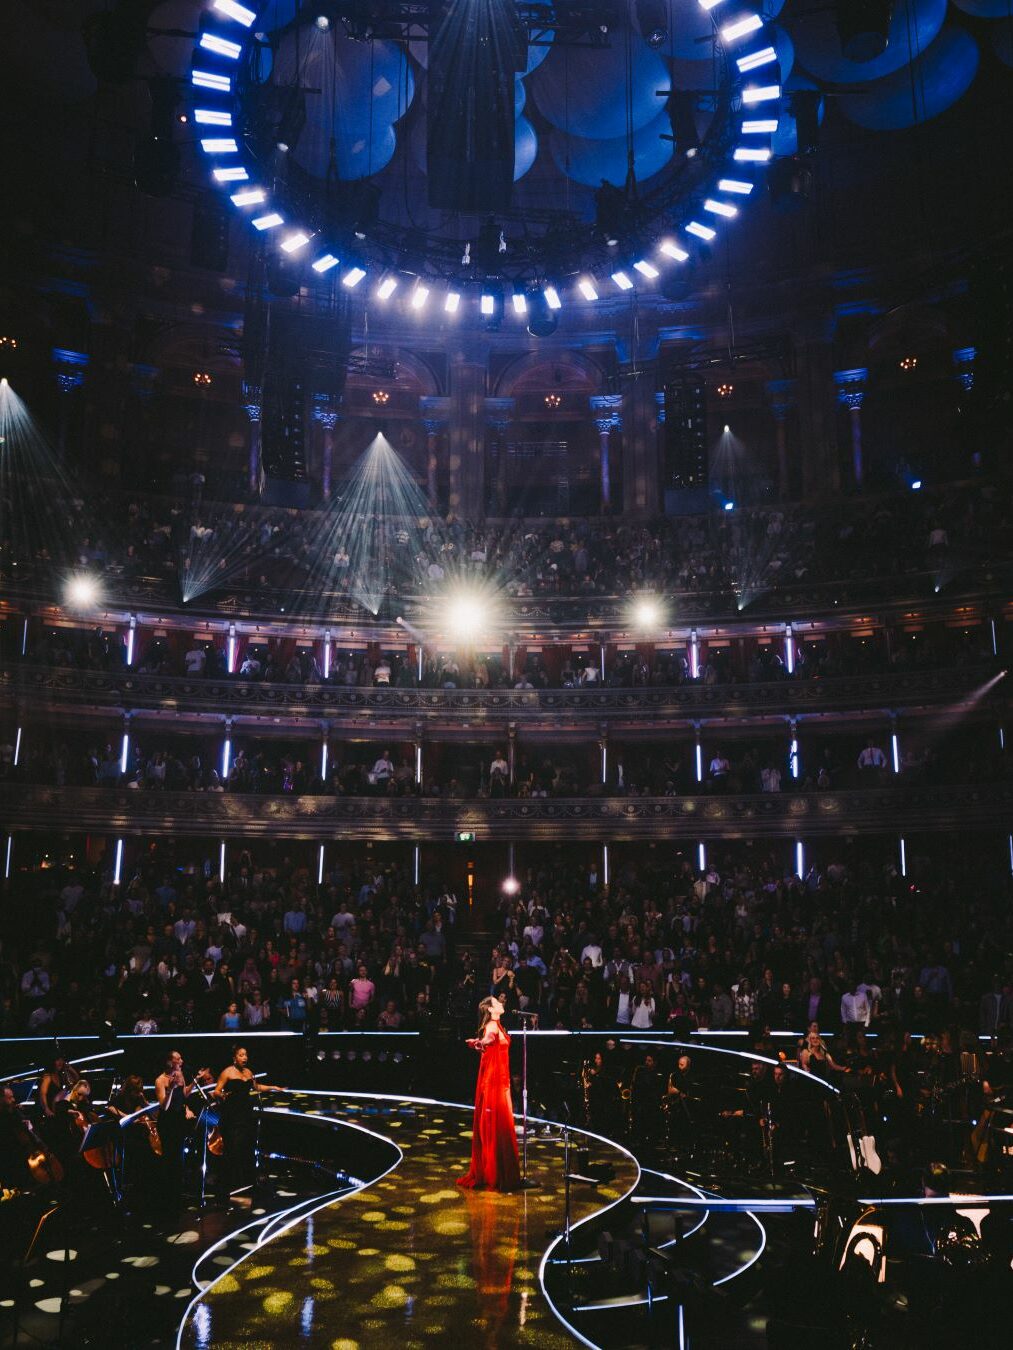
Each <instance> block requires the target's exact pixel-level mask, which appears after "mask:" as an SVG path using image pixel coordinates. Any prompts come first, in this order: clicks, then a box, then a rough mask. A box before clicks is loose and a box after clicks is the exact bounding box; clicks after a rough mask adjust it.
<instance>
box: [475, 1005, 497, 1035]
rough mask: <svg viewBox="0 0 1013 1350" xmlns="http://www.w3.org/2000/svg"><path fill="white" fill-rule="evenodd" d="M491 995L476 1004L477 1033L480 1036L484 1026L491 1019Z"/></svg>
mask: <svg viewBox="0 0 1013 1350" xmlns="http://www.w3.org/2000/svg"><path fill="white" fill-rule="evenodd" d="M492 1003H493V1000H492V995H490V996H489V997H488V998H484V999H483V1000H482V1002H481V1003H480V1004H479V1005H478V1034H479V1036H482V1035H483V1034H484V1032H485V1029H486V1027H487V1026H488V1025H489V1023H490V1022H491V1021H492Z"/></svg>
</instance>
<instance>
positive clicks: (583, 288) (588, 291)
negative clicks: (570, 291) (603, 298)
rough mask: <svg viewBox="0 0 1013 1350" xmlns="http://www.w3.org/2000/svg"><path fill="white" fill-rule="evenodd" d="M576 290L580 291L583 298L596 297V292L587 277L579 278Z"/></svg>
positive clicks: (593, 298) (592, 298)
mask: <svg viewBox="0 0 1013 1350" xmlns="http://www.w3.org/2000/svg"><path fill="white" fill-rule="evenodd" d="M577 290H578V291H580V293H581V295H582V296H583V297H584V299H585V300H597V299H598V292H597V291H596V290H595V288H594V285H593V283H592V282H590V281H589V280H588V278H587V277H582V278H581V280H580V281H578V282H577Z"/></svg>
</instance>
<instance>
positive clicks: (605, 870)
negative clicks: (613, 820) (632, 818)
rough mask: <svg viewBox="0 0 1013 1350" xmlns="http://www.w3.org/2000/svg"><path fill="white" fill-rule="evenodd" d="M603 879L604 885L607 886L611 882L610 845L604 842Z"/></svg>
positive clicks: (602, 852)
mask: <svg viewBox="0 0 1013 1350" xmlns="http://www.w3.org/2000/svg"><path fill="white" fill-rule="evenodd" d="M601 879H602V885H603V886H607V885H608V884H609V846H608V844H602V846H601Z"/></svg>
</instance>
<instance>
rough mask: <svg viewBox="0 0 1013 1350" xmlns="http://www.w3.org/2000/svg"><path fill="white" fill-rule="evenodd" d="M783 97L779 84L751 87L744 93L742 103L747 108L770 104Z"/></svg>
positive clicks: (744, 90)
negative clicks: (756, 104) (759, 104)
mask: <svg viewBox="0 0 1013 1350" xmlns="http://www.w3.org/2000/svg"><path fill="white" fill-rule="evenodd" d="M780 97H781V86H780V85H779V84H758V85H750V86H749V88H748V89H743V91H742V102H743V103H744V104H746V106H747V107H751V106H752V105H753V104H754V103H770V102H771V101H772V100H773V99H775V98H780Z"/></svg>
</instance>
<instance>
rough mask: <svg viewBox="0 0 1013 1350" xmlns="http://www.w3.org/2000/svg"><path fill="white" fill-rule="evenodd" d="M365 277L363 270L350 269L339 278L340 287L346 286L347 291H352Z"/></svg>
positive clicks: (359, 268)
mask: <svg viewBox="0 0 1013 1350" xmlns="http://www.w3.org/2000/svg"><path fill="white" fill-rule="evenodd" d="M365 275H366V271H365V268H362V267H350V268H349V269H348V271H347V272H346V273H345V275H344V276H343V277H342V278H341V284H342V286H347V287H348V289H349V290H352V289H353V288H354V287H355V286H358V284H359V282H360V281H361V280H362V278H363V277H364V276H365Z"/></svg>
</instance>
